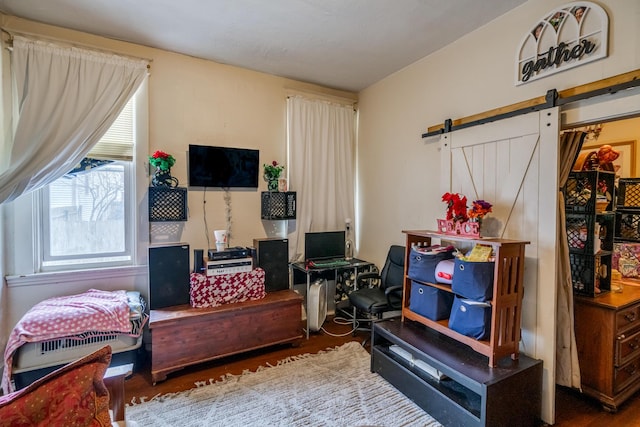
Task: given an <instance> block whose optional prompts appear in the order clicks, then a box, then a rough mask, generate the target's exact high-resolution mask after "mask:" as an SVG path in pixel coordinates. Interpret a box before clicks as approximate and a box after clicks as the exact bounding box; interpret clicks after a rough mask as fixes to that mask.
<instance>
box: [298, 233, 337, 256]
mask: <svg viewBox="0 0 640 427" xmlns="http://www.w3.org/2000/svg"><path fill="white" fill-rule="evenodd" d="M344 238H345V232H344V230H343V231H321V232H313V233H305V235H304V257H305V259H306V260H307V261H309V260H322V259H332V258H344V255H345V252H344Z"/></svg>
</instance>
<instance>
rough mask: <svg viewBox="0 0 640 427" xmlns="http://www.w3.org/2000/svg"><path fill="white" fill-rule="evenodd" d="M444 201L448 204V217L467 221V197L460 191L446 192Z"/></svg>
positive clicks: (443, 196)
mask: <svg viewBox="0 0 640 427" xmlns="http://www.w3.org/2000/svg"><path fill="white" fill-rule="evenodd" d="M442 201H443V202H445V203H446V204H447V219H448V220H453V222H465V221H467V220H468V219H469V217H468V216H467V197H466V196H462V195H460V194H458V193H444V194H443V195H442Z"/></svg>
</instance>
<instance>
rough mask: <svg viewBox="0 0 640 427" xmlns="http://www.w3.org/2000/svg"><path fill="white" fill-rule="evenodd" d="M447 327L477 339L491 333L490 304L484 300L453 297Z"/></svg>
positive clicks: (481, 338) (486, 336)
mask: <svg viewBox="0 0 640 427" xmlns="http://www.w3.org/2000/svg"><path fill="white" fill-rule="evenodd" d="M449 329H452V330H454V331H456V332H459V333H461V334H462V335H466V336H468V337H472V338H475V339H478V340H483V339H485V338H489V335H491V305H490V304H489V303H486V302H478V301H471V300H464V299H462V298H460V297H458V296H457V295H456V296H455V297H454V298H453V306H452V307H451V316H450V317H449Z"/></svg>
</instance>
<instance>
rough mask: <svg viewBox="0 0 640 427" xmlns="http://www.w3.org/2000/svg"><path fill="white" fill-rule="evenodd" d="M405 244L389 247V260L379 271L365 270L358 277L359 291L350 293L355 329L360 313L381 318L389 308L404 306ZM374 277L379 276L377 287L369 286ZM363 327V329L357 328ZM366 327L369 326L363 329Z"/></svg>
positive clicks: (373, 318) (392, 309) (373, 317)
mask: <svg viewBox="0 0 640 427" xmlns="http://www.w3.org/2000/svg"><path fill="white" fill-rule="evenodd" d="M404 257H405V248H404V246H398V245H393V246H391V247H390V248H389V253H388V254H387V260H386V261H385V263H384V267H383V268H382V271H381V272H380V273H375V272H365V273H361V274H359V275H358V277H357V278H356V285H357V286H356V290H355V291H353V292H351V293H350V294H349V302H350V303H351V306H352V307H353V308H354V309H353V326H354V332H355V330H356V327H357V326H358V323H359V322H358V321H363V319H360V318H359V316H358V314H361V315H362V314H366V315H368V316H369V318H371V320H375V319H382V317H383V314H384V313H385V312H388V311H394V310H400V309H401V308H402V286H403V282H404ZM371 279H378V281H379V283H378V286H375V287H369V285H368V282H369V281H370V280H371ZM358 329H359V330H363V328H358ZM364 330H366V329H364Z"/></svg>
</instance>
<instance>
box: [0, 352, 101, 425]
mask: <svg viewBox="0 0 640 427" xmlns="http://www.w3.org/2000/svg"><path fill="white" fill-rule="evenodd" d="M109 363H111V347H109V346H105V347H103V348H102V349H100V350H98V351H96V352H94V353H92V354H90V355H88V356H85V357H83V358H81V359H78V360H76V361H75V362H72V363H69V364H68V365H66V366H63V367H62V368H60V369H58V370H56V371H53V372H51V373H50V374H48V375H46V376H44V377H42V378H40V379H39V380H37V381H35V382H34V383H32V384H30V385H29V386H27V387H25V388H23V389H21V390H18V391H16V392H14V393H10V394H8V395H6V396H0V427H5V426H7V427H8V426H11V427H19V426H54V425H55V426H71V425H73V426H110V425H111V420H110V418H109V392H108V391H107V388H106V387H105V385H104V381H103V378H104V374H105V372H106V370H107V368H108V367H109Z"/></svg>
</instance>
